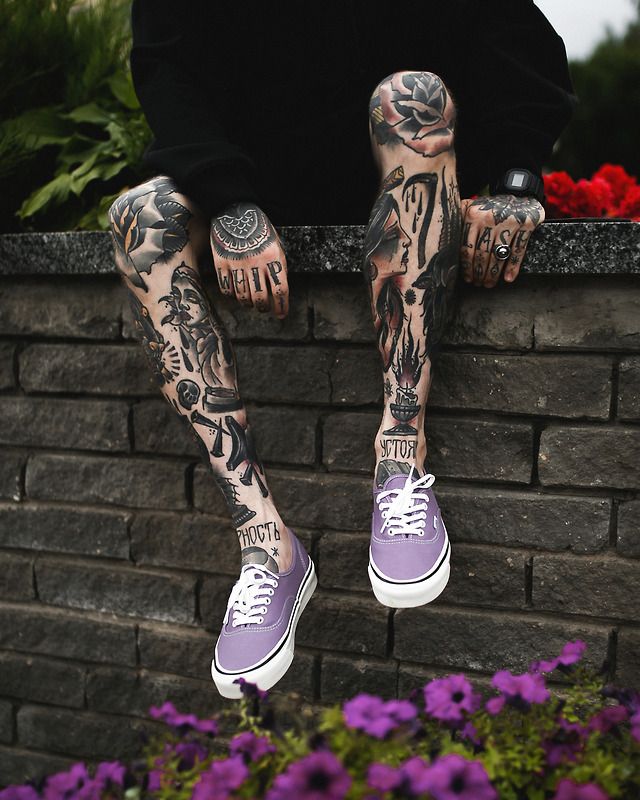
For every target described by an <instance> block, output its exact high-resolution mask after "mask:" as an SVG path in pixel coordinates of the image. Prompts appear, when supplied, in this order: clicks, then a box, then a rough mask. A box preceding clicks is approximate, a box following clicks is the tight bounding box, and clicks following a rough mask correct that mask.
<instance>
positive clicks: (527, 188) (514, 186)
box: [489, 167, 544, 203]
mask: <svg viewBox="0 0 640 800" xmlns="http://www.w3.org/2000/svg"><path fill="white" fill-rule="evenodd" d="M489 189H490V191H491V194H513V195H515V196H516V197H535V198H536V199H537V200H539V201H540V202H541V203H542V202H543V201H544V182H543V180H542V179H541V178H540V177H539V176H538V175H535V174H534V173H533V172H530V171H529V170H528V169H524V168H519V167H515V168H513V169H510V170H507V172H505V173H504V175H503V176H502V177H501V178H500V179H499V180H497V181H495V182H493V183H492V184H491V186H490V187H489Z"/></svg>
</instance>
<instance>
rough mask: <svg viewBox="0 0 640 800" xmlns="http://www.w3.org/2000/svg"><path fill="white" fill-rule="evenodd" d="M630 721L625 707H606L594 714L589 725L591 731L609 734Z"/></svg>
mask: <svg viewBox="0 0 640 800" xmlns="http://www.w3.org/2000/svg"><path fill="white" fill-rule="evenodd" d="M628 719H629V712H628V711H627V709H626V708H625V707H624V706H605V707H604V708H602V709H600V711H598V713H597V714H594V715H593V716H592V717H591V719H590V720H589V723H588V728H589V730H591V731H599V732H600V733H609V731H610V730H613V728H615V727H616V726H618V725H620V724H621V723H623V722H626V721H627V720H628Z"/></svg>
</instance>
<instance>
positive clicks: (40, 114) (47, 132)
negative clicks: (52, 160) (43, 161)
mask: <svg viewBox="0 0 640 800" xmlns="http://www.w3.org/2000/svg"><path fill="white" fill-rule="evenodd" d="M1 130H2V138H4V137H5V136H6V137H7V138H10V137H11V138H13V139H17V140H19V142H20V144H21V146H22V147H23V148H24V149H26V150H30V151H35V150H39V149H40V148H41V147H45V146H46V145H51V144H64V143H65V142H66V141H67V139H68V138H69V136H71V134H72V132H73V127H72V126H71V125H70V124H69V122H68V121H67V120H66V119H65V118H64V115H63V114H62V113H61V110H60V106H50V107H48V108H33V109H31V110H30V111H25V112H24V114H20V116H19V117H14V118H13V119H8V120H6V121H5V122H4V123H3V125H2V129H1Z"/></svg>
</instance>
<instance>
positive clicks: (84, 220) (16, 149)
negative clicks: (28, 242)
mask: <svg viewBox="0 0 640 800" xmlns="http://www.w3.org/2000/svg"><path fill="white" fill-rule="evenodd" d="M0 25H2V26H3V29H4V30H5V31H9V35H8V36H7V35H5V36H4V37H2V39H0V66H1V67H2V72H3V76H7V80H6V81H4V82H3V83H2V84H0V105H1V106H2V108H3V109H6V110H7V111H8V118H6V119H5V120H4V121H3V122H2V124H1V125H0V185H1V187H2V190H3V191H2V192H1V194H0V197H1V198H2V200H1V201H0V202H2V203H3V204H4V207H3V208H2V209H1V211H2V212H4V213H0V219H1V220H2V222H1V223H0V225H1V226H2V227H3V228H4V229H8V230H15V229H16V227H19V226H20V223H22V225H21V227H20V228H19V229H22V230H25V229H27V230H28V229H34V228H35V229H39V230H42V229H56V228H65V229H69V228H95V227H100V228H105V227H106V226H107V220H106V210H107V209H108V207H109V205H110V203H111V201H112V200H113V199H114V198H115V197H116V196H117V195H118V194H119V193H120V192H121V191H122V190H123V189H124V188H126V187H127V186H128V185H131V184H132V183H134V182H139V181H140V180H141V178H142V177H143V171H142V167H141V159H142V154H143V152H144V149H145V147H146V145H147V144H148V142H149V139H150V132H149V129H148V127H147V124H146V122H145V120H144V117H143V114H142V111H141V109H140V107H139V104H138V101H137V98H136V96H135V92H134V89H133V85H132V82H131V75H130V73H129V67H128V47H129V39H130V32H129V3H128V2H127V1H126V0H98V1H97V2H95V3H94V4H88V3H81V2H80V0H0ZM0 229H2V228H0Z"/></svg>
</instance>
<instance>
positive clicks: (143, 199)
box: [109, 175, 193, 289]
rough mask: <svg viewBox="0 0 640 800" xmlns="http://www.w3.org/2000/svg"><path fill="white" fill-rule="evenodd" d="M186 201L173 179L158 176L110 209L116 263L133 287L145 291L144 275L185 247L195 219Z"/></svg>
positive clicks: (122, 195)
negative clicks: (190, 224) (189, 229)
mask: <svg viewBox="0 0 640 800" xmlns="http://www.w3.org/2000/svg"><path fill="white" fill-rule="evenodd" d="M192 216H193V215H192V211H191V210H190V208H189V205H188V201H187V199H186V198H185V197H184V196H183V195H181V194H180V193H179V191H178V188H177V187H176V185H175V183H174V182H173V181H172V180H171V178H167V177H166V176H163V175H161V176H159V177H157V178H152V179H151V180H149V181H147V182H146V183H142V184H140V185H139V186H134V187H133V189H129V190H128V191H127V192H124V193H123V194H121V195H120V196H119V197H118V198H117V199H116V200H115V201H114V202H113V203H112V205H111V207H110V209H109V225H110V228H111V233H112V235H113V242H114V247H115V256H116V258H115V261H116V264H117V266H118V269H119V270H120V272H121V273H123V274H124V275H126V277H127V278H129V280H130V281H131V282H132V283H133V285H134V286H139V287H140V288H144V289H146V282H145V279H144V277H143V274H144V273H147V274H148V273H150V272H151V267H152V266H153V264H155V263H157V262H158V261H162V260H163V259H166V258H167V256H168V255H169V254H172V253H176V252H178V251H180V250H182V248H183V247H184V246H185V245H186V243H187V241H188V238H189V235H188V231H187V224H188V222H189V219H190V218H191V217H192Z"/></svg>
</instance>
